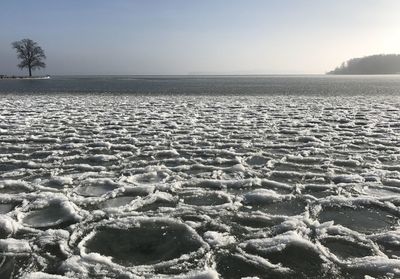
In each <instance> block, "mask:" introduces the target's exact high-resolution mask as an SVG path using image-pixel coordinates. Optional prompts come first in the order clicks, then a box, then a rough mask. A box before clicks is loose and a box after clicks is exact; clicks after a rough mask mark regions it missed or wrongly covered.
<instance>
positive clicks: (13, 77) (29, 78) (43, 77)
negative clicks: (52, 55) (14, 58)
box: [0, 75, 51, 80]
mask: <svg viewBox="0 0 400 279" xmlns="http://www.w3.org/2000/svg"><path fill="white" fill-rule="evenodd" d="M50 78H51V77H50V76H49V75H47V76H37V77H27V76H6V75H0V80H1V79H6V80H7V79H27V80H32V79H50Z"/></svg>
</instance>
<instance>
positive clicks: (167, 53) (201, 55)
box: [0, 0, 400, 75]
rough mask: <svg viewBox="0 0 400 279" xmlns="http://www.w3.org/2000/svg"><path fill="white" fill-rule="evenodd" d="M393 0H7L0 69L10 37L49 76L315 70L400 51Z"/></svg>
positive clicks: (10, 54)
mask: <svg viewBox="0 0 400 279" xmlns="http://www.w3.org/2000/svg"><path fill="white" fill-rule="evenodd" d="M399 10H400V2H399V1H395V0H385V1H374V0H366V1H365V0H364V1H361V0H352V1H344V0H339V1H330V2H324V3H321V2H318V3H316V2H312V3H310V1H306V0H300V1H289V0H284V1H261V0H254V1H244V0H240V1H224V0H217V1H210V0H206V1H201V2H192V1H190V2H189V1H183V0H172V1H146V2H145V1H127V0H121V1H117V2H116V1H115V2H111V1H84V2H82V1H81V2H80V1H64V0H63V1H50V0H43V1H40V2H28V1H22V0H18V1H12V2H6V3H3V5H2V9H1V11H0V24H1V28H2V36H1V38H0V61H1V63H0V74H10V75H12V74H17V75H23V74H26V70H23V71H21V70H19V69H18V68H17V66H16V65H17V58H16V54H15V51H14V50H13V49H12V48H11V43H12V42H13V41H16V40H20V39H23V38H31V39H32V40H34V41H36V42H38V44H39V45H40V46H42V47H43V49H44V50H45V53H46V55H47V60H46V64H47V68H46V69H45V70H43V71H35V72H34V73H35V74H50V75H287V74H289V75H290V74H299V75H303V74H324V73H325V72H327V71H330V70H332V69H334V68H335V67H336V66H338V65H339V64H340V63H342V62H343V61H346V60H348V59H350V58H353V57H362V56H367V55H372V54H381V53H385V54H389V53H400V30H399V29H398V26H400V17H398V11H399Z"/></svg>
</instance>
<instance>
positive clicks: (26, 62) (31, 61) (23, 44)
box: [12, 39, 46, 77]
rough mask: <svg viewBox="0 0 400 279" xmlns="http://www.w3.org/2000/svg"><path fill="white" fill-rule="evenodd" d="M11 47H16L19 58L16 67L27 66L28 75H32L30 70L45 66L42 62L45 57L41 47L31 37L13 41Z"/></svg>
mask: <svg viewBox="0 0 400 279" xmlns="http://www.w3.org/2000/svg"><path fill="white" fill-rule="evenodd" d="M12 47H13V48H15V49H16V51H17V55H18V58H19V59H21V62H20V63H19V64H18V67H19V68H20V69H23V68H28V70H29V76H30V77H31V76H32V70H35V69H40V68H45V67H46V64H45V63H44V62H43V60H44V59H46V55H45V54H44V51H43V49H42V48H41V47H40V46H39V45H38V44H37V43H36V42H34V41H32V40H31V39H23V40H21V41H17V42H13V43H12Z"/></svg>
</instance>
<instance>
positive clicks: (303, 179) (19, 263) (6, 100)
mask: <svg viewBox="0 0 400 279" xmlns="http://www.w3.org/2000/svg"><path fill="white" fill-rule="evenodd" d="M399 135H400V78H399V77H397V76H387V77H383V76H381V77H379V76H376V77H323V76H308V77H299V76H294V77H272V76H271V77H79V78H74V77H56V78H54V79H51V80H30V81H28V80H0V214H1V215H0V253H1V254H0V278H49V279H54V278H64V279H65V278H196V279H197V278H229V279H231V278H233V279H235V278H246V277H247V278H249V277H251V278H322V277H326V278H365V276H366V275H369V276H373V277H375V278H398V277H399V276H400V259H399V257H400V244H399V243H400V230H399V229H400V227H399V217H400V210H399V205H400V198H399V197H400V196H399V193H400V188H399V187H400V165H399V158H400V142H399V141H400V140H399V139H400V137H399Z"/></svg>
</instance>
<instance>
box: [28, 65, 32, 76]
mask: <svg viewBox="0 0 400 279" xmlns="http://www.w3.org/2000/svg"><path fill="white" fill-rule="evenodd" d="M28 68H29V76H30V77H31V76H32V68H31V66H29V67H28Z"/></svg>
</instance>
